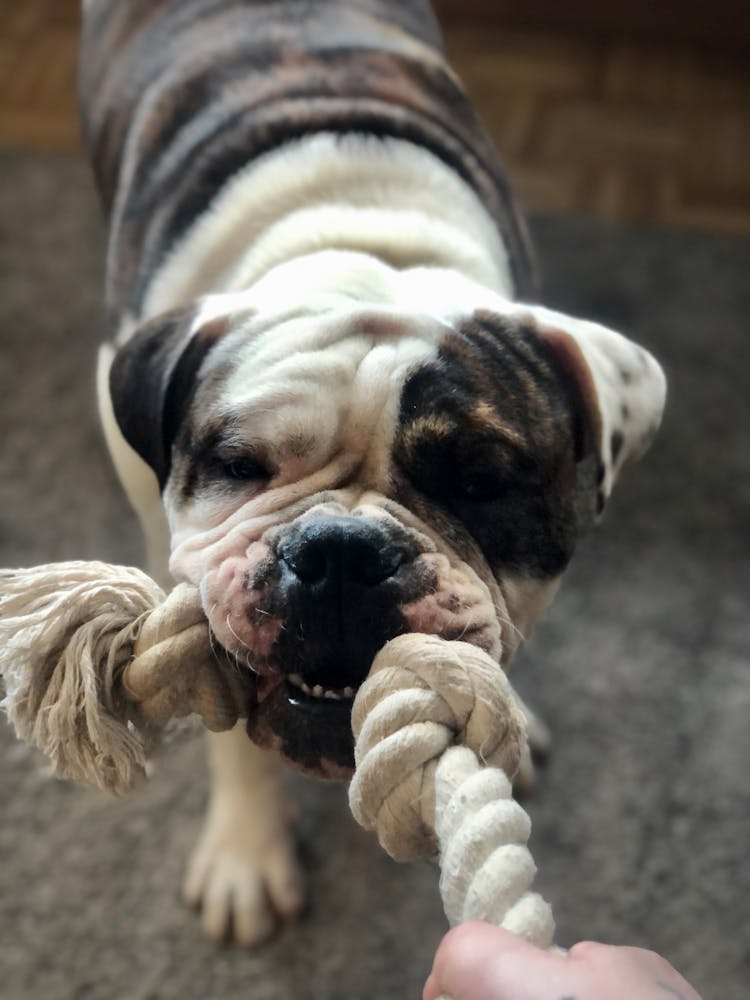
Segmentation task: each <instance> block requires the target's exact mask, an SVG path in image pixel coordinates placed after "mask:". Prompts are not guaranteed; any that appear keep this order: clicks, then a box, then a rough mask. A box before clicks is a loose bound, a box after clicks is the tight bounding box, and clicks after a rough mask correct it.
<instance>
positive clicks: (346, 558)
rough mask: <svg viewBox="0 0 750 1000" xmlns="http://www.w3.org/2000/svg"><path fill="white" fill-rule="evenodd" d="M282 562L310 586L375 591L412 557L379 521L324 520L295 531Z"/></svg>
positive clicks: (281, 551) (284, 548)
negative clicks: (361, 588) (352, 587)
mask: <svg viewBox="0 0 750 1000" xmlns="http://www.w3.org/2000/svg"><path fill="white" fill-rule="evenodd" d="M279 558H280V559H281V560H282V562H284V563H286V565H287V566H288V567H289V568H290V569H291V570H292V572H293V574H294V575H295V577H296V578H297V579H298V580H299V581H300V582H301V583H302V584H307V585H308V586H315V585H319V586H322V587H325V586H327V585H334V584H336V583H339V584H341V585H351V584H358V585H359V586H364V587H375V586H377V585H378V584H380V583H383V582H384V581H385V580H387V579H389V578H390V577H391V576H393V575H394V573H395V572H396V570H397V569H398V568H399V566H401V565H402V564H403V563H404V562H405V561H406V560H407V558H408V557H407V553H406V550H405V548H404V547H403V546H402V545H399V543H398V542H396V541H393V540H391V539H390V538H389V537H388V533H387V532H386V530H385V529H384V528H382V527H381V526H380V525H379V524H378V522H377V521H373V520H371V519H365V518H361V517H324V518H320V519H319V520H314V521H309V522H308V523H307V524H303V525H300V526H299V527H297V528H293V529H292V531H291V532H290V534H289V535H288V536H287V537H286V538H285V539H284V541H283V542H282V544H281V545H280V546H279Z"/></svg>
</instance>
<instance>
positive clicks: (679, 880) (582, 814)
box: [0, 155, 750, 1000]
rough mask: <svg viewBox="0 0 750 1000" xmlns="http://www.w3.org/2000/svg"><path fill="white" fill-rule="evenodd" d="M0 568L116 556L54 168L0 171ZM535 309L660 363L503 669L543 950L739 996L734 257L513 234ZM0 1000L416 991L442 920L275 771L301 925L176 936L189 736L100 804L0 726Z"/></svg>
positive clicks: (349, 831) (96, 292) (747, 530)
mask: <svg viewBox="0 0 750 1000" xmlns="http://www.w3.org/2000/svg"><path fill="white" fill-rule="evenodd" d="M0 177H1V182H0V226H1V227H2V242H1V244H0V337H2V341H1V344H2V351H1V352H0V379H1V384H0V427H1V428H2V436H1V438H0V564H1V565H12V564H31V563H34V562H39V561H48V560H53V559H63V558H90V557H97V558H102V559H108V560H113V561H133V560H137V559H138V558H139V554H140V549H139V542H138V539H137V533H136V529H135V524H134V521H133V518H132V516H131V515H130V513H129V511H128V510H127V508H126V506H125V504H124V502H123V500H122V498H121V497H120V494H119V492H118V488H117V485H116V482H115V480H114V477H113V474H112V472H111V471H110V468H109V465H108V461H107V458H106V456H105V453H104V450H103V447H102V444H101V442H100V439H99V434H98V430H97V425H96V420H95V414H94V406H93V393H92V391H91V390H92V371H93V357H94V348H95V344H96V342H97V339H98V336H99V333H100V330H101V314H100V308H99V297H100V272H101V266H102V237H101V229H100V225H99V218H98V210H97V206H96V204H95V202H94V199H93V195H92V191H91V188H90V183H89V179H88V175H87V172H86V170H85V168H84V167H83V166H82V164H81V163H80V162H79V161H77V160H76V159H72V158H64V157H60V158H55V157H41V156H32V155H5V156H3V157H2V159H0ZM534 231H535V236H536V240H537V245H538V248H539V255H540V258H541V261H542V265H543V269H544V272H545V275H546V279H547V300H548V302H549V303H550V304H554V305H557V306H559V307H561V308H564V309H568V310H570V311H578V312H580V313H582V314H589V315H592V316H594V317H597V318H600V319H603V320H605V321H608V322H610V323H611V324H613V325H615V326H619V327H621V328H624V329H626V330H629V331H632V332H635V333H637V335H638V337H639V338H641V339H642V340H643V341H644V342H645V343H646V344H647V345H649V346H650V347H651V348H652V349H653V350H654V351H655V352H656V354H657V355H658V356H659V357H660V358H661V359H662V360H663V362H664V364H665V366H666V368H667V370H668V374H669V378H670V402H669V409H668V414H667V418H666V422H665V426H664V429H663V433H662V434H661V436H660V437H659V439H658V442H657V444H656V445H655V447H654V449H653V451H652V452H651V453H650V455H649V456H648V458H647V460H646V461H645V462H644V463H643V464H642V465H641V466H640V467H639V468H638V469H637V470H635V471H634V472H633V473H632V474H631V475H630V477H629V478H628V479H627V480H626V482H625V483H624V484H623V485H622V486H621V488H620V490H619V492H618V493H616V495H615V498H614V500H613V502H612V504H611V506H610V508H609V511H608V514H607V517H606V521H605V523H604V524H603V526H602V527H601V528H600V529H599V530H598V531H597V532H596V533H594V534H593V535H591V536H590V537H589V538H587V539H586V540H585V541H584V542H583V543H582V544H581V546H580V550H579V553H578V556H577V560H576V561H575V562H574V564H573V566H572V568H571V569H570V571H569V573H568V576H567V579H566V581H565V582H564V585H563V588H562V591H561V594H560V596H559V598H558V600H557V602H556V604H555V605H554V608H553V610H552V612H551V613H550V615H549V616H548V618H547V620H546V622H545V624H544V625H543V626H542V627H540V628H539V629H538V632H537V634H536V636H535V637H534V638H533V640H532V642H531V644H530V645H529V647H528V648H527V650H526V652H525V654H524V655H523V656H522V658H521V659H520V660H519V662H518V670H517V671H516V680H517V683H518V685H519V687H520V688H521V690H522V691H523V693H524V694H526V696H527V697H528V699H529V700H530V701H531V702H532V703H533V704H534V705H535V706H536V707H537V708H538V709H539V710H540V711H541V712H542V714H543V715H544V716H545V717H546V719H547V720H548V722H549V724H550V725H551V727H552V730H553V732H554V738H555V750H554V754H553V757H552V759H551V761H550V763H549V765H548V767H547V768H546V770H545V771H544V772H543V773H542V774H541V776H540V781H539V788H538V793H537V795H536V797H535V798H534V800H533V801H532V802H531V803H529V808H530V812H531V815H532V819H533V824H534V827H533V834H532V849H533V853H534V855H535V858H536V859H537V862H538V864H539V867H540V878H539V882H540V886H541V888H542V890H543V891H544V893H545V894H546V895H547V896H548V898H550V900H551V901H552V902H553V905H554V908H555V912H556V916H557V918H558V924H559V938H560V940H561V941H562V942H564V943H572V942H573V941H574V940H577V939H580V938H583V937H593V938H599V939H604V940H607V941H612V942H622V943H638V944H642V945H648V946H650V947H653V948H655V949H657V950H659V951H661V952H663V953H665V954H666V955H667V956H668V957H669V958H670V959H671V960H672V961H673V962H674V963H675V964H676V965H677V966H678V967H679V968H680V969H681V970H682V971H683V972H684V973H685V974H686V975H687V976H688V977H689V978H690V979H692V981H693V982H694V983H695V985H696V987H697V988H698V989H699V990H700V991H702V992H703V994H704V997H705V998H706V1000H708V998H710V997H716V998H719V997H720V998H722V1000H746V998H747V997H748V996H749V995H750V986H749V985H748V984H749V983H750V961H749V959H748V948H749V947H750V864H749V863H748V845H749V844H750V787H749V782H748V761H750V687H749V686H748V682H747V663H748V653H749V651H750V616H749V615H748V603H749V601H750V516H748V515H749V513H750V444H749V443H748V442H749V440H750V434H749V431H750V427H749V426H748V425H749V423H750V421H749V420H748V411H749V409H750V402H749V400H750V378H749V376H748V372H749V371H750V339H749V338H748V330H747V323H748V318H749V317H750V287H749V286H748V275H749V274H750V242H749V241H746V240H744V241H743V240H740V239H736V240H733V239H729V238H711V237H708V236H703V235H693V234H688V233H666V232H659V231H653V230H625V229H622V228H617V227H605V226H603V225H599V224H594V223H584V222H576V221H573V220H550V219H539V220H536V222H535V225H534ZM0 751H1V752H2V763H1V764H0V802H1V803H2V826H1V827H0V858H2V863H1V864H0V994H2V996H3V997H4V998H5V1000H31V998H35V1000H37V998H45V1000H58V998H60V1000H62V998H65V1000H68V998H80V1000H84V998H85V1000H115V998H116V1000H125V998H127V1000H147V998H149V1000H156V998H159V1000H171V998H180V1000H193V998H216V1000H224V998H234V997H240V996H242V997H251V998H253V1000H282V998H290V997H295V998H313V1000H336V998H342V1000H343V998H346V1000H365V998H367V1000H380V998H383V1000H386V998H388V1000H393V998H403V1000H416V998H417V997H418V996H419V995H420V989H421V985H422V982H423V980H424V976H425V974H426V972H427V970H428V968H429V964H430V958H431V954H432V952H433V950H434V948H435V945H436V944H437V942H438V940H439V938H440V936H441V934H442V932H443V930H444V922H443V917H442V914H441V910H440V904H439V900H438V897H437V892H436V887H435V873H434V871H433V870H432V869H431V868H430V866H428V865H415V866H411V867H402V866H397V865H396V864H394V863H392V862H391V861H390V860H388V859H387V858H386V857H385V856H384V855H383V854H382V852H381V851H380V849H379V848H378V846H377V844H376V843H375V842H374V841H373V840H372V839H371V838H370V837H369V836H368V835H366V834H364V833H363V832H362V831H360V830H359V829H358V828H357V827H356V826H355V824H354V823H353V821H352V820H351V819H350V817H349V816H348V814H347V807H346V802H345V798H344V795H343V791H342V790H341V789H339V788H337V787H333V786H322V785H317V784H314V783H310V782H306V781H302V780H299V779H296V778H295V779H292V782H293V784H294V785H295V787H296V789H297V792H298V795H299V797H300V798H301V800H302V802H303V805H304V808H303V819H302V827H301V838H302V851H303V857H304V860H305V864H306V866H307V867H308V868H309V871H310V875H311V880H312V907H311V912H310V913H309V915H308V916H307V918H306V919H305V920H304V921H303V922H302V923H301V924H300V925H299V926H297V927H293V928H288V929H286V930H285V931H284V933H283V934H282V935H281V936H280V937H279V938H278V939H277V940H276V941H274V942H273V943H272V944H271V945H269V946H268V947H267V948H265V949H263V950H261V951H259V952H257V953H255V954H244V953H241V952H238V951H234V950H231V949H216V948H214V947H213V946H211V945H210V944H208V943H207V942H205V941H204V940H203V939H202V937H201V934H200V931H199V928H198V924H197V921H196V919H195V917H194V915H193V914H191V913H189V912H187V911H186V910H184V909H183V908H182V906H181V905H180V903H179V901H178V897H177V886H178V882H179V877H180V870H181V866H182V863H183V859H184V857H185V854H186V852H187V850H188V847H189V845H190V843H191V841H192V839H193V837H194V836H195V833H196V830H197V827H198V823H199V819H200V815H201V809H202V803H203V798H204V794H205V779H204V773H203V765H202V756H201V747H200V744H199V742H194V743H191V744H188V745H187V746H184V747H181V748H180V749H178V750H175V751H174V752H173V753H170V754H167V755H164V756H163V758H162V760H161V763H160V766H159V768H158V772H157V774H156V776H155V777H154V779H153V781H152V782H151V784H150V785H149V786H148V787H147V788H146V789H145V790H143V791H142V792H140V793H138V794H136V795H134V796H133V797H132V798H130V799H129V800H127V801H120V802H111V801H108V800H106V799H104V798H102V797H100V796H98V795H97V794H95V793H92V792H89V791H87V790H85V789H81V788H75V787H71V786H68V785H65V784H61V783H59V782H54V781H50V780H48V779H47V778H46V777H45V775H44V773H43V769H42V767H41V764H40V761H39V759H37V758H36V757H34V756H32V755H30V753H29V752H27V751H26V750H25V749H24V748H22V747H20V746H18V745H16V744H15V743H14V740H13V738H12V736H11V733H10V731H9V729H8V727H7V726H6V725H5V724H2V723H0Z"/></svg>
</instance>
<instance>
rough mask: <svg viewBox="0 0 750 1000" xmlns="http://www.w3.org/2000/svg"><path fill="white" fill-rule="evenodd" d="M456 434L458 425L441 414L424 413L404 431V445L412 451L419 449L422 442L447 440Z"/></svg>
mask: <svg viewBox="0 0 750 1000" xmlns="http://www.w3.org/2000/svg"><path fill="white" fill-rule="evenodd" d="M455 433H456V425H455V423H454V422H453V421H452V420H450V419H449V418H448V417H447V416H444V415H443V414H441V413H424V414H420V415H419V416H416V417H415V418H414V419H413V420H411V421H410V422H409V424H408V425H407V426H406V427H404V429H403V437H402V445H403V447H404V448H405V449H406V450H407V451H410V450H411V449H412V448H414V447H418V446H419V443H420V441H424V440H434V441H441V440H447V439H448V438H449V437H450V436H451V435H453V434H455Z"/></svg>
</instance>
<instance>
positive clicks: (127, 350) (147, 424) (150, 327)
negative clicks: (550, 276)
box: [109, 306, 229, 489]
mask: <svg viewBox="0 0 750 1000" xmlns="http://www.w3.org/2000/svg"><path fill="white" fill-rule="evenodd" d="M228 325H229V324H228V319H227V317H225V316H220V317H213V318H211V319H206V320H204V321H203V322H201V317H200V313H199V311H198V310H197V309H196V307H195V306H191V307H189V308H185V309H174V310H172V311H170V312H167V313H163V314H161V315H160V316H157V317H156V318H155V319H152V320H149V321H148V322H147V323H144V324H143V326H141V327H140V328H139V329H137V330H136V331H135V333H133V334H132V335H131V337H130V338H129V339H128V340H127V342H126V343H125V344H124V345H123V346H122V347H120V348H119V350H118V351H117V354H116V355H115V357H114V360H113V362H112V367H111V368H110V373H109V388H110V393H111V396H112V406H113V409H114V414H115V418H116V420H117V423H118V425H119V427H120V430H121V431H122V434H123V436H124V438H125V440H126V441H127V442H128V444H129V445H130V446H131V447H132V448H133V449H134V450H135V451H136V452H137V453H138V454H139V455H140V456H141V458H142V459H144V461H146V462H147V463H148V464H149V465H150V466H151V468H152V469H153V470H154V472H155V473H156V477H157V479H158V480H159V487H160V489H163V488H164V486H165V485H166V482H167V479H168V478H169V470H170V465H171V456H172V445H173V443H174V440H175V437H176V435H177V432H178V430H179V427H180V424H181V423H182V420H183V418H184V416H185V413H186V412H187V409H188V407H189V405H190V401H191V399H192V397H193V395H194V393H195V390H196V387H197V384H198V374H199V371H200V368H201V365H202V364H203V362H204V360H205V358H206V355H207V354H208V352H209V351H210V349H211V348H212V347H213V346H214V344H216V342H217V341H218V340H219V339H220V338H221V337H222V336H223V335H224V333H225V332H226V331H227V329H228Z"/></svg>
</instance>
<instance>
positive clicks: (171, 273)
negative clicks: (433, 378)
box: [142, 133, 513, 318]
mask: <svg viewBox="0 0 750 1000" xmlns="http://www.w3.org/2000/svg"><path fill="white" fill-rule="evenodd" d="M330 246H336V247H343V248H345V249H349V250H353V251H357V252H362V253H368V254H373V255H375V256H377V257H379V258H380V259H382V260H385V261H387V262H389V263H392V264H394V265H396V266H397V267H399V268H405V267H413V266H416V265H425V264H426V265H431V266H435V267H444V268H454V269H457V270H458V271H460V272H461V273H462V274H465V275H467V276H468V277H470V278H473V279H474V280H475V281H478V282H480V283H482V284H485V285H487V286H489V287H491V288H493V289H495V290H496V291H498V292H501V293H504V294H511V289H512V287H513V286H512V280H511V277H510V269H509V264H508V258H507V253H506V250H505V247H504V246H503V244H502V241H501V239H500V236H499V234H498V231H497V227H496V225H495V223H494V222H493V220H492V218H491V217H490V215H489V213H488V212H487V211H486V210H485V208H484V207H483V206H482V204H481V202H480V201H479V198H478V197H477V196H476V195H475V194H474V192H473V191H472V189H471V188H470V187H469V186H468V184H466V183H465V182H464V181H463V180H462V179H461V178H460V177H458V175H457V174H456V173H455V172H454V171H452V170H451V169H450V168H449V167H447V166H446V165H445V164H443V163H442V162H441V161H440V160H439V159H437V157H435V156H433V155H432V154H431V153H429V152H427V151H426V150H423V149H420V148H419V147H418V146H414V145H412V144H411V143H409V142H406V141H404V140H400V139H387V138H386V139H380V138H374V137H372V136H366V135H346V136H336V135H332V134H328V133H322V134H318V135H315V136H312V137H308V138H304V139H300V140H298V141H295V142H292V143H289V144H287V145H285V146H283V147H282V148H280V149H277V150H274V151H272V152H270V153H267V154H266V155H265V156H262V157H260V158H258V159H257V160H256V161H254V162H253V163H252V164H250V165H249V166H248V167H247V168H246V169H245V170H242V171H241V172H240V173H238V174H237V175H236V176H235V177H234V178H232V180H231V181H229V182H228V183H227V184H226V185H225V187H224V188H223V190H222V191H221V192H220V194H219V195H218V196H217V197H216V198H215V199H214V201H213V203H212V204H211V206H210V208H209V209H208V210H207V211H206V212H205V213H204V214H203V215H202V216H201V217H200V218H199V219H198V220H196V222H195V223H194V224H193V226H192V228H191V229H190V230H189V232H188V234H187V235H186V236H185V237H184V238H183V239H182V240H181V241H180V243H179V245H178V246H177V248H176V249H175V250H174V251H173V253H172V254H171V255H170V257H169V258H168V259H167V262H166V263H165V264H164V266H163V267H162V268H161V270H160V271H159V272H158V273H157V275H156V276H155V278H154V280H153V282H152V284H151V288H150V290H149V293H148V296H147V299H146V303H145V307H144V310H143V317H142V318H148V317H151V316H154V315H156V314H158V313H160V312H163V311H165V310H167V309H171V308H173V307H175V306H179V305H183V304H185V303H187V302H190V301H192V300H193V299H195V298H196V297H198V296H200V295H205V294H208V293H210V292H215V291H220V290H223V291H236V290H240V289H243V288H248V287H249V286H251V285H253V284H254V283H255V282H257V281H258V279H259V278H261V277H262V276H263V275H264V274H265V273H267V272H268V271H269V270H270V269H271V268H273V267H274V266H276V265H278V264H280V263H283V262H285V261H289V260H292V259H293V258H295V257H299V256H302V255H306V254H310V253H312V252H315V251H316V250H320V249H323V248H327V247H330Z"/></svg>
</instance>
